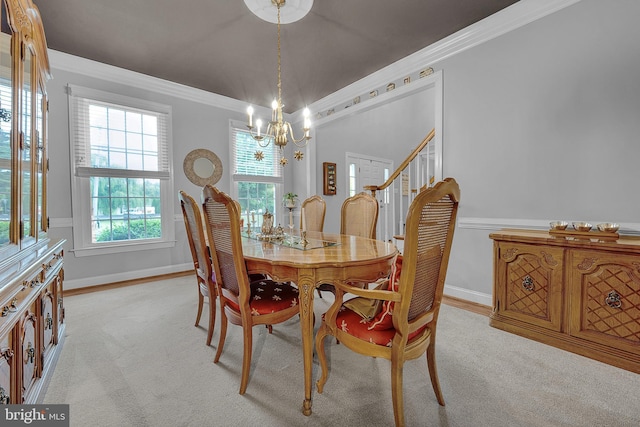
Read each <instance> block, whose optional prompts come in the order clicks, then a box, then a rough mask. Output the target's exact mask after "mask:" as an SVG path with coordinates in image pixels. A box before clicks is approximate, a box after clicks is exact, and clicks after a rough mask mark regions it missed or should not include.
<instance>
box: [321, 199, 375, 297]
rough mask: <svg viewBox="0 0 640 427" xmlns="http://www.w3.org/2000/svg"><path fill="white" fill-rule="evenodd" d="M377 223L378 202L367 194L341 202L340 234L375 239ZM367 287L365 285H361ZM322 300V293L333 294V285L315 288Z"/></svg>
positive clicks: (322, 284) (328, 284)
mask: <svg viewBox="0 0 640 427" xmlns="http://www.w3.org/2000/svg"><path fill="white" fill-rule="evenodd" d="M377 222H378V200H377V199H376V198H375V197H373V196H372V195H371V194H369V193H364V192H363V193H358V194H356V195H355V196H351V197H349V198H347V199H345V201H344V202H342V208H341V209H340V234H348V235H350V236H359V237H367V238H369V239H375V238H376V224H377ZM360 285H361V286H367V285H368V284H367V283H361V284H360ZM316 289H317V291H318V295H319V296H320V298H322V291H328V292H332V293H333V292H334V288H333V285H332V284H330V283H321V284H320V285H318V286H317V287H316Z"/></svg>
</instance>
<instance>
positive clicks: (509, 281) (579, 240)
mask: <svg viewBox="0 0 640 427" xmlns="http://www.w3.org/2000/svg"><path fill="white" fill-rule="evenodd" d="M489 237H490V238H491V239H493V255H494V261H493V268H494V289H493V312H492V314H491V318H490V324H491V326H493V327H496V328H499V329H503V330H505V331H509V332H513V333H516V334H518V335H521V336H524V337H527V338H531V339H534V340H537V341H540V342H543V343H546V344H549V345H552V346H555V347H558V348H561V349H564V350H568V351H571V352H574V353H577V354H581V355H583V356H586V357H590V358H592V359H596V360H599V361H601V362H604V363H608V364H611V365H614V366H617V367H620V368H623V369H627V370H629V371H633V372H636V373H640V237H635V236H620V237H619V238H618V239H617V240H611V239H606V240H599V239H598V238H597V237H598V234H597V233H596V232H594V233H592V235H587V236H586V237H585V236H579V237H565V236H554V235H551V234H549V233H548V232H546V231H534V230H501V231H499V232H496V233H492V234H490V235H489ZM589 237H592V238H589Z"/></svg>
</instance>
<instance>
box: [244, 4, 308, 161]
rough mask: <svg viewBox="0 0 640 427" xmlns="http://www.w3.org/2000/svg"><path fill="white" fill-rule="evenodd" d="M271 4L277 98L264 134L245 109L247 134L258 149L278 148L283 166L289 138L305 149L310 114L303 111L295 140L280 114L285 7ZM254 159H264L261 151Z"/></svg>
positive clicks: (260, 124)
mask: <svg viewBox="0 0 640 427" xmlns="http://www.w3.org/2000/svg"><path fill="white" fill-rule="evenodd" d="M271 2H272V3H273V5H274V6H276V7H277V8H278V98H277V99H274V100H273V102H272V103H271V110H272V111H271V120H270V121H269V123H268V124H267V128H266V130H265V131H264V133H263V132H262V124H263V123H262V120H260V119H257V120H256V121H255V126H254V123H253V112H254V110H253V107H252V106H249V107H248V108H247V115H248V122H247V128H248V129H249V134H250V135H251V137H252V138H253V139H254V140H256V141H257V143H258V145H259V146H260V147H262V148H265V147H267V146H269V144H271V143H273V144H274V145H276V146H277V147H279V148H280V152H281V153H282V158H281V160H280V163H281V164H282V165H283V166H285V165H286V164H287V163H288V160H287V159H286V158H285V157H284V147H286V145H287V143H288V142H289V138H290V139H291V142H293V143H294V144H295V145H296V146H297V147H305V146H306V145H307V144H308V143H309V140H310V139H311V134H310V130H311V113H310V112H309V109H308V108H305V109H304V111H303V117H304V121H303V125H302V136H301V137H300V138H295V136H294V135H293V128H292V126H291V124H290V123H289V122H287V121H286V120H284V115H283V113H282V109H283V107H284V104H283V103H282V81H281V78H280V8H281V7H282V6H284V5H285V3H286V1H285V0H271ZM254 128H255V131H254ZM298 153H299V154H298ZM254 157H255V159H256V160H262V159H263V158H264V155H263V153H262V151H260V150H258V151H256V153H255V154H254ZM294 157H295V158H296V160H301V159H302V158H303V156H302V153H301V152H299V151H296V155H295V156H294Z"/></svg>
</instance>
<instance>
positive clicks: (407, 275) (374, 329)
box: [316, 178, 460, 426]
mask: <svg viewBox="0 0 640 427" xmlns="http://www.w3.org/2000/svg"><path fill="white" fill-rule="evenodd" d="M459 198H460V190H459V187H458V184H457V183H456V181H455V180H454V179H453V178H447V179H446V180H444V181H442V182H440V183H438V184H436V186H435V187H433V188H428V189H426V190H424V191H422V192H420V193H419V194H418V195H417V196H416V198H415V199H414V200H413V202H412V203H411V206H410V207H409V211H408V214H407V221H406V223H407V226H406V240H405V245H404V254H403V256H402V257H399V258H398V259H397V260H396V263H395V264H394V266H393V268H392V271H391V275H390V278H389V283H388V287H387V290H369V289H358V288H353V287H349V286H348V285H343V284H340V283H336V284H335V289H336V293H335V294H336V299H335V302H334V303H333V305H332V306H331V307H330V308H329V310H328V311H327V313H325V315H324V318H323V321H322V324H321V326H320V329H319V331H318V334H317V335H316V351H317V353H318V358H319V361H320V366H321V368H322V375H321V377H320V379H319V380H318V382H317V387H318V392H319V393H322V390H323V387H324V385H325V383H326V381H327V378H328V374H329V371H328V370H327V357H326V353H325V347H324V338H325V337H326V336H327V335H332V336H334V337H336V339H337V340H339V341H340V343H341V344H343V345H344V346H346V347H347V348H349V349H351V350H353V351H355V352H357V353H360V354H363V355H368V356H373V357H382V358H385V359H389V360H391V388H392V398H393V399H392V400H393V412H394V417H395V423H396V425H397V426H402V425H404V404H403V394H402V393H403V392H402V370H403V365H404V362H405V361H406V360H411V359H416V358H418V357H420V356H422V354H424V353H426V358H427V365H428V368H429V376H430V378H431V385H432V387H433V390H434V392H435V395H436V398H437V400H438V403H439V404H440V405H442V406H444V398H443V396H442V391H441V390H440V383H439V380H438V374H437V370H436V360H435V354H436V353H435V342H436V325H437V321H438V313H439V311H440V303H441V300H442V293H443V288H444V280H445V276H446V272H447V266H448V262H449V254H450V251H451V244H452V240H453V231H454V228H455V221H456V216H457V209H458V200H459ZM345 293H351V294H355V295H357V296H358V298H370V299H374V300H383V301H384V302H383V304H382V309H381V311H380V312H379V313H378V314H376V315H375V317H373V318H371V319H364V318H363V317H362V316H361V315H359V314H357V313H356V312H355V311H353V310H351V309H349V308H348V306H349V304H348V303H347V304H346V305H343V301H344V294H345Z"/></svg>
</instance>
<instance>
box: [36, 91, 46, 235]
mask: <svg viewBox="0 0 640 427" xmlns="http://www.w3.org/2000/svg"><path fill="white" fill-rule="evenodd" d="M36 101H37V102H36V134H35V139H36V147H35V153H36V154H35V155H36V187H37V188H36V194H37V197H36V219H37V223H38V227H39V231H47V217H46V209H45V207H46V203H45V202H44V200H45V191H46V188H47V187H46V167H47V164H46V162H47V160H46V159H47V156H46V153H45V148H44V147H45V144H44V138H45V130H44V126H45V124H44V123H45V113H46V108H47V104H46V98H45V96H44V90H43V89H42V85H40V84H39V85H38V91H37V92H36Z"/></svg>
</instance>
